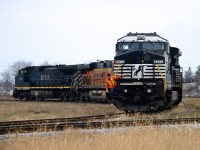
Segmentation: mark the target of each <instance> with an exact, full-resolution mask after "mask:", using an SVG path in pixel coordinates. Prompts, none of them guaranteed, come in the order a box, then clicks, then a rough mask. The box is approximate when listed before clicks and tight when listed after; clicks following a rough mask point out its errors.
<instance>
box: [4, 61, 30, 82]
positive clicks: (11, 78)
mask: <svg viewBox="0 0 200 150" xmlns="http://www.w3.org/2000/svg"><path fill="white" fill-rule="evenodd" d="M32 64H33V63H32V62H30V61H29V62H26V61H24V60H18V61H16V62H13V64H12V65H10V66H9V68H7V69H5V70H4V71H3V72H2V73H1V77H2V82H9V83H12V85H14V82H15V76H16V75H17V74H18V71H19V70H20V69H22V68H25V67H27V66H32Z"/></svg>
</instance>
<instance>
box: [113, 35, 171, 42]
mask: <svg viewBox="0 0 200 150" xmlns="http://www.w3.org/2000/svg"><path fill="white" fill-rule="evenodd" d="M144 41H151V42H166V43H168V40H167V39H164V38H163V37H161V36H159V35H158V34H157V33H156V32H154V33H137V32H136V33H131V32H129V33H128V34H127V35H125V36H123V37H121V38H120V39H118V40H117V42H144Z"/></svg>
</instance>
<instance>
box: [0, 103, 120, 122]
mask: <svg viewBox="0 0 200 150" xmlns="http://www.w3.org/2000/svg"><path fill="white" fill-rule="evenodd" d="M113 112H119V111H118V110H117V109H116V108H115V107H114V106H113V105H112V104H95V103H72V102H63V103H61V102H24V101H16V102H15V101H9V100H8V101H5V100H4V101H1V100H0V121H7V120H25V119H43V118H56V117H72V116H85V115H94V114H107V113H113Z"/></svg>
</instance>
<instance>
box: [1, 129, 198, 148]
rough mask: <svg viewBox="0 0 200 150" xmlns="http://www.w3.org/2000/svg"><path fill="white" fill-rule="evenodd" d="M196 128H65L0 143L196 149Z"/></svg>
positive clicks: (56, 146) (37, 146)
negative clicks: (102, 131) (60, 132)
mask: <svg viewBox="0 0 200 150" xmlns="http://www.w3.org/2000/svg"><path fill="white" fill-rule="evenodd" d="M199 138H200V130H199V128H188V127H187V128H186V127H177V128H174V127H173V128H172V127H148V128H144V127H137V128H136V129H131V130H130V131H126V132H122V131H121V132H119V131H113V132H111V133H107V134H97V133H89V132H82V130H66V132H65V133H64V135H53V136H50V137H37V136H33V137H28V138H27V137H26V138H19V137H16V138H14V140H11V141H7V142H1V143H0V149H2V150H13V149H15V150H27V149H28V150H61V149H70V150H79V149H80V150H90V149H91V150H122V149H123V150H124V149H125V150H189V149H191V150H198V149H199V147H200V140H199Z"/></svg>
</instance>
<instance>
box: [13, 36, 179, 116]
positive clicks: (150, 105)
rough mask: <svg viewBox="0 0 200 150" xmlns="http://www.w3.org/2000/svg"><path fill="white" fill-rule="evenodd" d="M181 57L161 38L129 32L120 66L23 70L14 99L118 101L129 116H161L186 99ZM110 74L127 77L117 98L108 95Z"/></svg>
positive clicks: (119, 52) (120, 49)
mask: <svg viewBox="0 0 200 150" xmlns="http://www.w3.org/2000/svg"><path fill="white" fill-rule="evenodd" d="M181 55H182V53H181V51H180V50H179V49H178V48H176V47H171V46H170V44H169V42H168V40H166V39H164V38H162V37H161V36H159V35H158V34H157V33H128V34H127V35H125V36H124V37H122V38H120V39H118V40H117V44H116V55H115V57H114V61H112V60H105V61H100V62H92V63H89V64H77V65H58V66H30V67H26V68H24V69H21V70H19V74H18V75H17V76H16V78H15V89H14V93H13V96H14V97H15V98H20V99H23V98H25V99H34V98H40V99H45V98H60V99H61V100H67V101H69V100H72V101H76V100H81V101H91V100H101V101H108V102H111V101H113V102H114V105H115V106H116V107H117V108H119V109H120V110H124V111H126V112H136V111H157V110H158V109H165V108H169V107H172V106H175V105H178V104H179V103H180V102H181V100H182V69H181V66H180V65H179V57H180V56H181ZM107 74H111V75H115V76H121V75H123V76H122V78H121V79H119V80H117V87H115V88H114V89H112V96H111V95H109V94H106V92H105V80H106V78H107ZM111 97H112V100H111V99H110V98H111Z"/></svg>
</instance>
